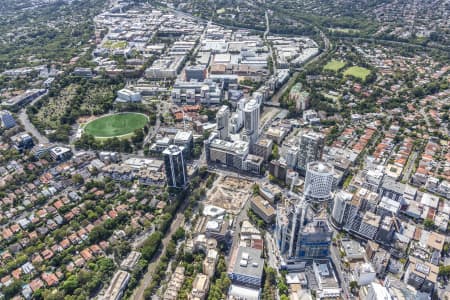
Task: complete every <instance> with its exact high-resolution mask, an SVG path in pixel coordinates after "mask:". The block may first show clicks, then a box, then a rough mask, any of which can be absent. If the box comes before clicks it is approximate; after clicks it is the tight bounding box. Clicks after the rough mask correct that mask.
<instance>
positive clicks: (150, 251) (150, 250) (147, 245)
mask: <svg viewBox="0 0 450 300" xmlns="http://www.w3.org/2000/svg"><path fill="white" fill-rule="evenodd" d="M162 238H163V234H162V233H161V232H160V231H155V232H154V233H152V234H151V235H150V236H149V237H148V238H147V239H146V240H145V242H144V244H143V245H142V249H141V253H142V257H143V258H144V259H145V260H147V261H150V260H151V259H152V258H153V256H154V255H155V253H156V251H157V250H158V248H159V246H160V245H161V240H162Z"/></svg>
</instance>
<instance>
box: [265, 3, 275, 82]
mask: <svg viewBox="0 0 450 300" xmlns="http://www.w3.org/2000/svg"><path fill="white" fill-rule="evenodd" d="M265 17H266V31H264V35H263V38H264V41H265V42H266V44H267V47H269V51H270V57H271V59H272V67H273V70H272V74H277V61H276V59H275V56H274V55H273V53H274V51H273V49H272V44H270V43H269V41H268V40H267V36H268V35H269V33H270V25H269V14H268V13H267V10H266V11H265Z"/></svg>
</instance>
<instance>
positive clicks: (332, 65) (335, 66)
mask: <svg viewBox="0 0 450 300" xmlns="http://www.w3.org/2000/svg"><path fill="white" fill-rule="evenodd" d="M343 67H345V61H341V60H334V59H333V60H330V61H329V62H328V63H327V64H326V65H325V66H324V67H323V69H324V70H328V71H334V72H339V70H340V69H342V68H343Z"/></svg>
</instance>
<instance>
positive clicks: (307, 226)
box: [275, 201, 332, 260]
mask: <svg viewBox="0 0 450 300" xmlns="http://www.w3.org/2000/svg"><path fill="white" fill-rule="evenodd" d="M306 214H307V206H306V203H305V202H304V201H300V202H299V203H297V204H296V205H278V207H277V217H276V228H275V236H276V242H277V245H278V248H279V250H280V253H281V254H282V255H283V256H285V257H286V258H287V259H288V260H301V259H310V258H321V257H327V256H328V255H329V247H330V243H331V238H332V231H331V229H330V227H329V226H328V224H327V221H326V218H325V217H315V218H313V219H312V220H311V221H308V220H307V217H306Z"/></svg>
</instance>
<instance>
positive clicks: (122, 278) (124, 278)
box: [103, 270, 131, 300]
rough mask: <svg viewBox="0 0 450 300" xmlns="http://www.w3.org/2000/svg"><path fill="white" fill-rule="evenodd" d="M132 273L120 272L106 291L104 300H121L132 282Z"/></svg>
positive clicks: (115, 275)
mask: <svg viewBox="0 0 450 300" xmlns="http://www.w3.org/2000/svg"><path fill="white" fill-rule="evenodd" d="M130 278H131V276H130V273H128V272H125V271H122V270H119V271H117V272H116V274H114V277H113V279H112V280H111V283H110V284H109V287H108V288H107V289H106V292H105V295H104V296H103V299H104V300H119V299H120V298H122V295H123V292H124V291H125V288H126V287H127V285H128V282H129V281H130Z"/></svg>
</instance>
